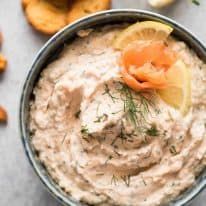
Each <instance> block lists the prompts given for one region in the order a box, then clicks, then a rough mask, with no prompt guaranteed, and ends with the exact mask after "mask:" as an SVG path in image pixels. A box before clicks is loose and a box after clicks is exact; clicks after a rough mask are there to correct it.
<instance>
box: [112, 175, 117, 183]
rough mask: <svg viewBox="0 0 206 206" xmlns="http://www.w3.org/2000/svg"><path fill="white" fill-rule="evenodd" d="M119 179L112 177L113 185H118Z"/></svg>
mask: <svg viewBox="0 0 206 206" xmlns="http://www.w3.org/2000/svg"><path fill="white" fill-rule="evenodd" d="M117 181H118V177H116V176H115V175H112V179H111V184H114V185H117Z"/></svg>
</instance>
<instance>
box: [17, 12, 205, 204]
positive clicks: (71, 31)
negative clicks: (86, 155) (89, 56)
mask: <svg viewBox="0 0 206 206" xmlns="http://www.w3.org/2000/svg"><path fill="white" fill-rule="evenodd" d="M138 20H140V21H142V20H153V21H159V22H163V23H165V24H168V25H171V26H172V27H173V28H174V31H173V35H174V36H176V37H177V38H178V39H180V40H183V41H184V42H185V43H186V44H187V45H189V46H190V47H191V48H192V49H193V50H194V51H195V52H196V53H197V55H198V56H199V57H200V58H201V59H202V60H203V61H206V48H205V46H204V45H203V43H202V42H201V41H200V40H198V38H197V37H196V36H195V35H194V34H192V33H191V32H189V31H188V30H187V29H185V28H184V27H183V26H181V25H180V24H178V23H176V22H175V21H173V20H171V19H168V18H166V17H164V16H161V15H159V14H155V13H152V12H148V11H142V10H134V9H122V10H109V11H104V12H100V13H97V14H94V15H91V16H89V17H86V18H82V19H80V20H78V21H76V22H74V23H73V24H70V25H69V26H67V27H65V28H64V29H63V30H61V31H60V32H58V33H57V34H56V35H54V36H53V37H52V38H51V39H50V40H49V41H48V42H47V43H46V44H45V45H44V46H43V48H42V49H41V50H40V51H39V53H38V54H37V56H36V58H35V60H34V61H33V63H32V66H31V68H30V71H29V73H28V75H27V77H26V80H25V83H24V86H23V89H22V94H21V101H20V110H19V123H20V125H19V126H20V134H21V139H22V142H23V146H24V149H25V152H26V155H27V157H28V159H29V161H30V163H31V165H32V167H33V169H34V170H35V172H36V174H37V175H38V176H39V178H40V179H41V181H42V183H43V184H44V185H45V186H46V188H47V189H48V191H49V192H50V193H51V194H52V195H53V196H54V197H55V198H56V199H57V200H59V202H61V203H62V204H64V205H67V206H68V205H71V206H80V205H81V206H82V205H83V204H82V203H80V202H76V201H75V200H74V199H73V198H72V197H71V196H69V195H67V194H65V193H64V192H63V191H62V190H61V188H60V187H59V186H58V185H57V184H56V183H55V182H54V181H53V180H52V178H51V177H50V176H49V174H48V173H47V170H46V169H45V167H44V166H43V165H42V164H41V163H40V162H39V160H38V158H37V156H36V153H35V150H34V148H33V147H32V145H31V141H30V140H31V139H30V131H29V124H28V122H29V102H30V99H31V98H32V97H33V95H32V92H33V88H34V86H35V84H36V82H37V80H38V78H39V75H40V73H41V71H42V69H44V67H45V66H46V65H48V64H49V63H50V62H51V61H53V60H54V59H55V58H57V57H58V54H59V53H60V52H61V50H62V49H63V47H64V45H65V44H69V42H71V41H72V40H73V39H74V38H75V37H76V33H77V31H79V30H82V29H87V28H95V27H101V26H103V25H106V24H117V23H123V22H129V23H133V22H136V21H138ZM205 177H206V171H203V172H202V174H201V175H200V176H199V177H198V178H197V181H196V184H195V185H194V186H193V187H192V188H190V189H188V190H187V191H185V192H184V193H183V194H182V195H180V196H179V197H178V198H177V199H176V200H174V201H172V202H170V203H169V205H171V206H180V205H187V204H188V203H190V202H191V201H192V200H193V199H194V197H195V196H197V195H198V194H199V193H200V192H201V190H203V189H204V188H205V185H206V178H205Z"/></svg>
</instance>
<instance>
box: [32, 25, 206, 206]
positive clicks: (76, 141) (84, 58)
mask: <svg viewBox="0 0 206 206" xmlns="http://www.w3.org/2000/svg"><path fill="white" fill-rule="evenodd" d="M118 31H119V29H118V28H111V27H110V28H103V29H102V30H99V31H93V32H91V33H90V34H89V35H88V36H84V35H83V36H84V37H79V38H77V39H76V40H75V41H74V42H73V43H72V44H71V45H69V46H67V47H65V49H64V51H63V52H62V54H61V55H60V57H59V58H58V59H57V60H56V61H54V62H53V63H51V64H50V65H48V66H47V67H46V68H45V69H44V70H43V72H42V73H41V77H40V79H39V81H38V83H37V85H36V87H35V89H34V95H35V98H34V100H32V101H31V110H30V129H31V132H32V144H33V146H34V148H35V149H36V151H38V154H39V155H38V158H39V159H40V161H41V162H42V163H43V164H44V165H45V166H46V168H47V170H48V171H49V173H50V175H51V176H52V178H53V179H54V180H55V181H56V182H57V184H59V185H60V187H61V188H63V189H64V191H66V192H67V193H68V194H70V195H72V196H73V197H74V198H75V199H76V200H81V201H84V202H86V203H90V204H99V205H124V206H125V205H129V206H133V205H135V206H153V205H161V204H164V203H167V202H168V201H170V200H171V199H173V198H175V197H177V196H178V195H179V194H180V193H181V192H183V191H184V190H185V189H187V188H189V187H191V186H192V185H193V184H194V183H195V178H196V177H197V175H198V174H199V173H200V171H201V170H202V169H204V167H205V164H206V161H205V152H206V138H205V136H206V129H205V123H206V111H205V104H206V66H205V64H204V63H203V62H202V61H201V60H199V58H198V57H197V56H196V55H195V54H194V52H193V51H191V50H189V48H188V47H187V46H186V45H185V44H184V43H183V42H179V41H177V40H174V39H170V40H169V41H168V44H169V46H170V47H171V48H172V49H173V50H174V51H175V52H176V53H177V55H178V56H179V58H181V59H182V60H183V61H184V62H185V64H186V65H187V66H188V67H189V68H190V70H191V73H192V107H191V109H190V111H189V113H188V114H187V115H186V116H184V117H183V116H182V115H181V114H180V112H179V111H178V110H175V109H174V108H172V107H170V106H168V105H166V104H165V103H164V102H163V101H162V100H161V99H160V98H159V96H158V95H157V94H156V93H155V92H153V91H148V92H143V93H142V92H134V91H132V90H131V89H130V88H128V87H127V86H126V85H125V84H124V83H123V82H122V80H121V78H120V75H119V62H118V59H119V57H120V52H118V51H115V50H113V48H112V47H111V41H112V39H113V38H114V36H115V35H116V33H117V32H118Z"/></svg>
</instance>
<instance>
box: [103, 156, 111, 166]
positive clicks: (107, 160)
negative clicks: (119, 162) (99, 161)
mask: <svg viewBox="0 0 206 206" xmlns="http://www.w3.org/2000/svg"><path fill="white" fill-rule="evenodd" d="M112 158H113V157H112V156H111V155H109V157H108V158H107V159H106V161H105V163H104V164H105V165H106V164H107V163H108V162H109V160H111V159H112Z"/></svg>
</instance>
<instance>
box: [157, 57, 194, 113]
mask: <svg viewBox="0 0 206 206" xmlns="http://www.w3.org/2000/svg"><path fill="white" fill-rule="evenodd" d="M166 78H167V80H168V82H169V84H170V85H171V86H169V87H167V88H166V89H161V90H158V91H157V92H158V94H159V95H160V97H161V98H162V100H164V101H165V102H166V103H167V104H169V105H171V106H173V107H175V108H177V109H179V110H180V112H181V113H182V115H186V114H187V112H188V110H189V108H190V106H191V73H190V70H189V68H188V67H187V66H186V65H185V63H184V62H183V61H181V60H178V61H177V62H176V63H175V64H174V65H173V66H172V67H171V68H170V69H169V70H168V72H167V73H166Z"/></svg>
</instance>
